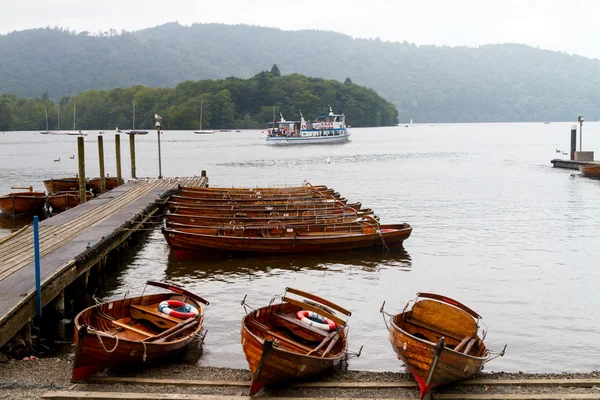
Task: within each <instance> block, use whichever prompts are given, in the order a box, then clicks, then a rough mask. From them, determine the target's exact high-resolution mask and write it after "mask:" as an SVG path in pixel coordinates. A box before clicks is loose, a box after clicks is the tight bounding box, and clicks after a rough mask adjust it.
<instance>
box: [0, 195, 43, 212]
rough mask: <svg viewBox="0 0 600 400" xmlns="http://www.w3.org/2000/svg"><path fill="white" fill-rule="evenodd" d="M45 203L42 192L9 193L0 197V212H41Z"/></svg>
mask: <svg viewBox="0 0 600 400" xmlns="http://www.w3.org/2000/svg"><path fill="white" fill-rule="evenodd" d="M45 205H46V194H45V193H44V192H23V193H11V194H8V195H6V196H2V197H0V212H4V213H6V214H9V215H21V214H32V213H36V212H42V211H43V210H44V206H45Z"/></svg>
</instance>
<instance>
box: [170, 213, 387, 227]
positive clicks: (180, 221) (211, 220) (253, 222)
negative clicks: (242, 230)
mask: <svg viewBox="0 0 600 400" xmlns="http://www.w3.org/2000/svg"><path fill="white" fill-rule="evenodd" d="M361 218H362V216H361V217H357V216H340V215H338V216H336V215H325V216H316V217H313V218H302V217H300V218H296V219H293V218H291V219H290V218H288V219H274V218H243V219H232V218H219V217H203V216H196V215H180V214H166V218H165V222H166V224H167V227H169V226H173V227H176V226H177V225H184V226H221V227H227V226H229V227H233V226H262V225H273V224H276V225H282V226H286V225H318V224H344V223H349V222H356V221H357V220H360V219H361ZM373 218H377V217H373Z"/></svg>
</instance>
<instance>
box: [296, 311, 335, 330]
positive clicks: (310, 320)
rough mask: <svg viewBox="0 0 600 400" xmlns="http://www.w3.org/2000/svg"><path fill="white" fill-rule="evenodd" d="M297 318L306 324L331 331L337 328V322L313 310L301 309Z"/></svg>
mask: <svg viewBox="0 0 600 400" xmlns="http://www.w3.org/2000/svg"><path fill="white" fill-rule="evenodd" d="M296 318H297V319H299V320H300V322H302V323H303V324H304V325H306V326H312V327H313V328H318V329H322V330H324V331H327V332H331V331H333V330H335V328H336V325H335V322H333V321H332V320H330V319H329V318H325V317H324V316H322V315H321V314H317V313H316V312H313V311H307V310H300V311H298V312H297V313H296Z"/></svg>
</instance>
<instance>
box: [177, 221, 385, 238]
mask: <svg viewBox="0 0 600 400" xmlns="http://www.w3.org/2000/svg"><path fill="white" fill-rule="evenodd" d="M365 221H368V220H367V219H362V218H355V217H352V218H345V219H344V218H339V219H338V218H335V219H333V220H332V221H329V220H320V221H318V222H311V223H308V222H282V221H265V222H263V223H246V224H244V223H241V222H240V223H232V222H233V221H230V222H229V223H222V224H213V225H202V224H199V223H196V224H180V223H177V222H170V221H169V220H168V219H167V220H166V221H165V226H166V227H167V228H168V229H175V230H181V229H185V230H189V232H197V233H204V232H218V233H219V234H225V235H230V234H233V232H228V231H238V230H240V229H243V231H244V235H245V236H248V237H258V236H265V235H280V234H281V232H282V231H283V230H285V229H287V228H288V227H293V228H294V229H295V230H296V232H297V233H298V234H308V233H311V232H312V233H314V232H315V231H317V232H320V231H323V230H325V229H331V230H336V231H338V232H339V231H341V230H342V229H343V230H344V231H346V232H362V230H363V229H362V228H363V227H362V224H363V223H365ZM377 222H378V221H377V220H376V223H377Z"/></svg>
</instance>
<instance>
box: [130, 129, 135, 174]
mask: <svg viewBox="0 0 600 400" xmlns="http://www.w3.org/2000/svg"><path fill="white" fill-rule="evenodd" d="M129 154H130V156H131V177H132V178H133V179H135V178H137V176H136V175H135V135H134V134H130V135H129Z"/></svg>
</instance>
